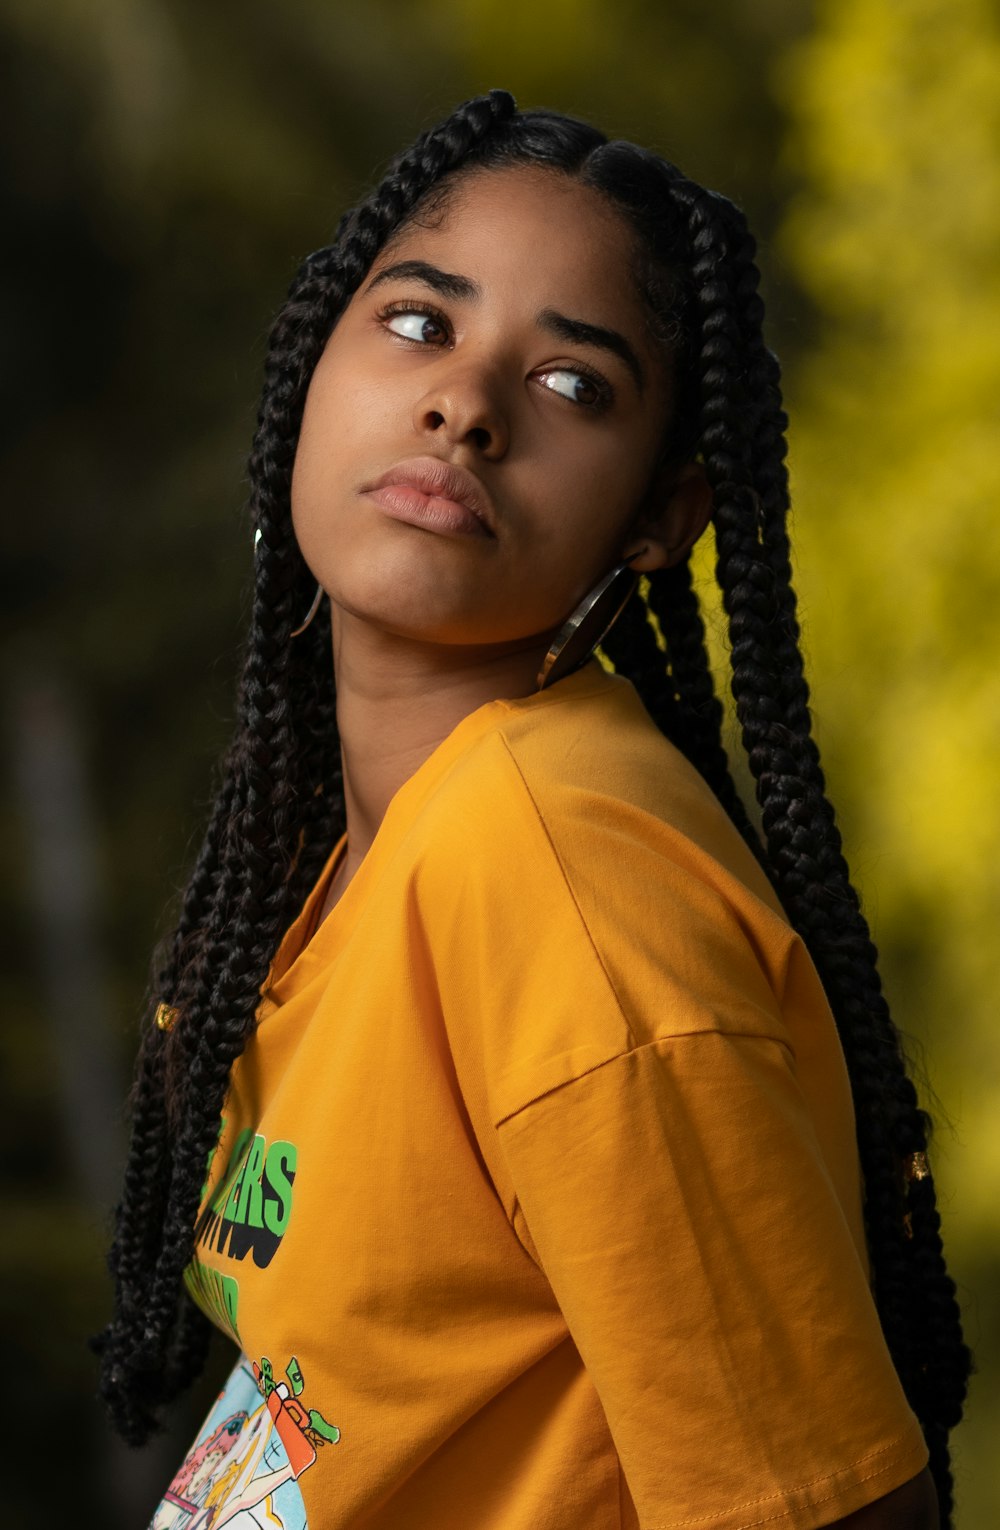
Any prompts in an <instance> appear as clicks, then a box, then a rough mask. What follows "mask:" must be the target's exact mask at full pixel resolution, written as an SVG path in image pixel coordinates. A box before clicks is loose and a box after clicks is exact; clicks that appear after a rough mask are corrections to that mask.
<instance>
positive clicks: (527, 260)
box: [370, 165, 643, 338]
mask: <svg viewBox="0 0 1000 1530" xmlns="http://www.w3.org/2000/svg"><path fill="white" fill-rule="evenodd" d="M634 242H635V241H634V235H633V233H632V230H631V229H630V227H629V225H628V224H627V223H626V221H625V219H624V218H623V217H622V216H621V215H620V214H619V213H617V212H616V211H615V209H614V208H613V207H611V206H610V205H609V203H608V202H607V201H606V200H605V199H604V198H603V197H602V196H601V195H600V193H599V192H597V191H594V190H593V189H592V188H591V187H589V186H583V185H581V184H580V183H579V182H578V181H574V180H572V179H571V178H570V177H569V176H567V175H564V174H563V173H562V172H560V171H554V170H547V169H544V168H542V167H537V166H520V165H519V166H511V167H508V168H505V169H486V170H475V171H472V172H469V173H467V174H465V175H461V176H459V177H458V178H456V180H455V181H453V182H451V183H450V184H448V185H447V186H446V188H445V195H444V200H443V204H441V205H435V203H434V201H433V200H432V201H431V203H430V205H429V207H428V208H427V209H426V210H425V211H423V212H420V211H418V213H417V214H416V216H415V218H413V219H412V220H411V221H410V222H409V223H408V224H406V225H405V227H404V228H402V229H401V230H400V231H399V233H398V234H397V235H396V237H395V238H394V239H393V240H392V241H391V242H390V243H389V244H388V245H386V246H385V247H384V248H383V250H382V251H381V252H380V254H379V257H378V259H377V260H376V261H375V263H374V265H373V266H372V270H371V273H370V275H375V274H376V273H377V272H378V271H379V270H381V268H382V267H383V266H386V265H390V264H393V263H394V262H396V261H397V260H401V259H405V258H410V257H414V258H415V257H417V256H418V255H419V256H420V258H422V259H426V260H429V261H431V262H433V264H435V265H437V266H439V267H441V269H443V270H446V271H450V272H454V273H456V274H458V275H461V276H469V277H472V278H473V279H474V280H475V281H477V282H478V283H479V284H480V285H481V286H482V287H483V289H484V292H485V293H487V294H488V295H495V296H497V297H500V296H505V295H506V296H511V297H513V296H517V297H518V298H519V299H520V300H521V301H523V302H526V303H531V302H535V303H537V305H538V306H539V307H542V306H545V305H549V306H556V307H559V308H561V309H562V310H563V311H565V312H576V311H579V312H580V314H581V317H585V318H587V319H589V320H591V321H592V322H594V323H600V322H602V320H604V321H607V322H610V321H611V318H612V316H615V317H616V318H617V319H618V321H619V322H623V321H625V319H626V317H628V318H630V319H631V321H632V324H633V325H634V326H640V327H642V324H643V313H642V305H641V301H640V298H639V295H638V291H637V289H636V286H635V282H634V279H633V277H632V271H631V251H632V248H633V245H634ZM637 338H638V336H637Z"/></svg>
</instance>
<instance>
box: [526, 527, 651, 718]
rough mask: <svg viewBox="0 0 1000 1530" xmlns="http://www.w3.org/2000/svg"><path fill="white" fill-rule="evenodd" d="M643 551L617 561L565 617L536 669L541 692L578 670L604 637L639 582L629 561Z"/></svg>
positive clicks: (642, 550)
mask: <svg viewBox="0 0 1000 1530" xmlns="http://www.w3.org/2000/svg"><path fill="white" fill-rule="evenodd" d="M646 550H647V549H646V548H645V547H640V549H639V552H634V553H632V555H631V557H628V558H626V559H625V561H624V563H618V564H616V565H615V567H614V568H613V569H612V570H611V572H610V573H608V574H605V576H604V578H603V579H602V580H601V581H600V583H598V584H595V585H594V588H593V589H592V590H590V591H588V593H587V594H586V595H585V596H584V597H583V599H582V600H581V602H580V604H579V605H578V606H577V608H576V610H575V611H574V612H573V613H572V615H571V616H568V617H567V618H566V620H565V622H564V623H563V625H562V626H561V627H560V629H559V632H558V634H557V636H556V639H555V642H554V643H553V644H552V647H551V648H550V649H549V651H548V653H547V654H546V655H545V660H544V662H543V664H542V667H541V669H540V670H539V671H538V689H539V690H540V691H543V690H544V689H545V687H546V686H547V685H554V684H555V682H556V681H557V680H562V679H564V678H565V677H566V676H567V675H571V674H572V673H573V671H574V670H577V669H579V668H580V667H581V665H583V664H585V663H586V662H587V660H588V659H589V658H590V655H591V654H592V653H593V651H594V649H595V648H596V647H597V645H598V643H599V642H600V641H601V639H602V638H605V637H607V635H608V633H609V632H610V631H611V628H612V627H613V626H614V624H615V622H616V621H617V620H618V618H619V616H620V615H621V613H622V611H623V610H624V608H625V604H626V602H627V601H628V599H629V597H630V596H631V595H632V593H633V591H634V590H635V589H636V587H637V585H638V583H639V575H638V574H637V573H636V571H635V569H632V568H629V564H630V563H631V562H632V559H633V558H638V557H639V555H640V553H644V552H646Z"/></svg>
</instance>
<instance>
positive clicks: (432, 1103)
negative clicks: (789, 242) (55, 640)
mask: <svg viewBox="0 0 1000 1530" xmlns="http://www.w3.org/2000/svg"><path fill="white" fill-rule="evenodd" d="M757 280H758V278H757V271H756V267H755V265H754V243H753V239H752V237H751V235H750V234H749V232H748V230H747V227H746V223H745V221H744V219H743V216H742V214H741V213H739V212H738V211H737V209H736V208H735V207H734V206H733V205H732V204H731V203H730V202H728V201H727V200H726V199H725V198H723V197H721V196H719V195H717V194H715V193H713V192H710V191H706V190H705V189H703V188H702V187H700V186H698V185H696V184H695V183H694V182H692V181H690V180H688V179H687V178H686V177H685V176H683V175H682V174H681V173H680V171H678V170H677V169H676V168H675V167H674V166H672V165H670V164H667V163H665V162H664V161H663V160H662V159H660V158H658V157H657V156H656V155H654V154H652V153H649V152H646V151H644V150H642V149H639V148H636V147H635V146H633V145H631V144H627V143H609V142H608V141H607V140H606V139H605V137H604V136H603V135H602V134H601V133H599V132H597V131H596V130H595V129H593V128H592V127H589V126H587V125H586V124H584V123H581V122H577V121H575V120H571V119H568V118H565V117H561V116H557V115H555V114H554V113H549V112H542V111H538V112H524V113H518V112H517V110H516V108H515V105H514V102H513V100H512V99H511V97H510V96H509V95H508V94H506V93H505V92H503V91H492V92H490V94H489V95H488V96H487V97H484V98H480V99H476V100H473V101H470V102H468V103H466V104H465V105H463V106H461V107H460V108H459V109H458V110H457V111H456V112H455V113H454V114H453V115H452V116H450V117H449V118H448V119H447V120H446V121H445V122H444V123H442V124H441V125H440V126H439V127H437V128H435V129H434V130H432V131H431V132H429V133H426V134H424V135H423V136H422V137H421V138H420V139H419V140H418V141H417V143H416V144H415V145H414V146H413V147H412V148H411V149H410V150H408V151H407V152H406V153H404V154H402V155H401V156H400V157H399V158H398V159H397V160H396V161H395V162H394V163H393V165H392V166H391V167H390V169H389V171H388V173H387V175H386V177H385V179H384V180H383V181H382V182H381V184H380V185H379V186H378V187H377V188H376V189H375V190H374V191H373V192H372V194H371V195H370V196H369V197H367V198H366V199H365V200H364V201H363V202H362V203H360V204H359V206H358V207H356V208H355V209H353V210H352V211H351V212H350V213H348V214H347V215H346V216H345V217H344V219H343V220H342V222H341V224H340V227H339V229H338V232H337V236H336V239H335V240H334V242H333V244H332V245H331V246H330V247H328V248H325V249H322V250H319V251H317V252H316V253H315V254H313V255H310V256H309V257H308V258H307V259H306V260H305V262H304V264H303V266H302V268H301V270H300V272H299V274H298V276H297V277H296V279H295V281H294V283H293V286H292V289H291V291H290V293H289V296H288V299H287V302H286V303H285V306H284V307H283V309H282V310H281V312H280V314H279V316H278V318H277V320H276V322H275V325H274V329H273V333H272V336H271V344H270V351H269V355H268V359H267V363H266V381H265V388H264V396H263V402H262V406H261V411H260V416H259V426H258V431H257V435H256V439H255V443H254V449H253V453H252V456H251V459H250V478H251V509H252V515H253V522H252V524H253V527H254V531H255V549H256V550H255V577H256V592H255V603H254V609H253V617H252V626H251V632H250V637H249V644H248V649H247V657H246V667H245V673H244V680H243V686H242V691H241V700H240V720H239V725H238V729H237V733H236V737H235V739H234V742H233V745H232V748H231V750H230V753H229V755H228V757H227V760H226V763H225V771H224V779H223V782H222V786H221V788H220V791H219V794H218V797H217V800H216V803H215V807H214V810H213V813H212V817H211V822H210V824H209V827H208V830H207V833H206V837H205V842H204V847H203V849H202V852H201V855H200V857H199V860H198V863H197V865H196V867H195V869H194V872H193V874H192V876H191V880H190V883H189V885H188V888H187V892H186V894H185V898H184V903H183V909H182V912H181V916H180V921H179V924H178V927H177V930H176V933H175V935H174V937H173V940H172V942H171V944H170V946H169V949H168V952H167V957H166V960H165V961H164V962H163V963H162V964H161V967H160V970H159V971H158V973H157V978H156V989H155V993H154V995H153V997H152V1000H151V1003H150V1010H149V1016H148V1019H147V1023H146V1025H145V1028H144V1032H143V1039H142V1046H141V1051H140V1056H139V1062H138V1072H137V1080H136V1085H135V1090H134V1096H133V1107H134V1127H133V1137H132V1146H131V1153H130V1157H129V1161H128V1166H127V1170H126V1176H125V1185H124V1191H123V1195H122V1198H121V1203H120V1207H119V1211H118V1219H117V1231H116V1237H115V1241H114V1245H113V1249H112V1255H111V1266H112V1269H113V1272H114V1276H115V1282H116V1304H115V1311H114V1317H113V1321H112V1322H111V1324H110V1325H109V1327H108V1328H107V1330H106V1331H105V1333H104V1334H103V1335H102V1336H101V1339H100V1341H99V1348H100V1349H101V1351H102V1354H103V1377H102V1391H103V1395H104V1398H105V1400H106V1403H107V1405H108V1407H109V1409H110V1411H111V1414H112V1417H113V1418H114V1420H115V1423H116V1424H117V1426H118V1428H119V1429H120V1431H121V1432H122V1434H123V1435H124V1436H125V1437H126V1438H127V1439H128V1440H130V1441H132V1442H134V1443H141V1442H142V1441H143V1440H144V1439H145V1438H146V1437H147V1436H148V1434H149V1432H150V1431H151V1429H153V1428H154V1427H155V1424H156V1422H157V1414H158V1411H159V1409H160V1408H161V1407H162V1405H163V1404H165V1403H166V1402H168V1401H169V1400H170V1399H171V1398H172V1397H174V1396H175V1395H176V1394H177V1392H178V1391H179V1390H180V1389H181V1388H182V1387H183V1386H184V1385H186V1384H187V1383H188V1382H190V1381H191V1379H192V1378H193V1377H194V1376H195V1375H196V1374H197V1372H198V1371H199V1369H200V1367H201V1365H202V1362H203V1359H204V1354H205V1349H206V1344H207V1335H208V1333H209V1331H210V1323H214V1324H215V1325H216V1326H218V1327H219V1328H221V1329H222V1330H223V1332H224V1333H226V1334H227V1335H228V1336H229V1337H230V1338H231V1339H232V1340H233V1341H234V1343H235V1344H236V1345H237V1346H238V1356H237V1358H236V1363H235V1366H234V1369H233V1372H232V1375H231V1378H230V1380H229V1382H228V1384H227V1386H226V1387H225V1389H224V1391H223V1392H222V1394H221V1395H220V1397H219V1399H218V1401H217V1403H216V1405H215V1407H214V1408H213V1409H212V1412H211V1414H210V1416H209V1418H208V1420H207V1421H206V1424H205V1427H204V1429H203V1430H202V1432H201V1434H200V1435H199V1438H198V1440H197V1441H196V1443H195V1445H194V1447H193V1448H192V1451H191V1453H190V1454H189V1456H188V1458H187V1460H186V1461H185V1462H184V1464H183V1465H182V1467H181V1468H180V1470H179V1471H178V1473H177V1475H176V1477H175V1478H174V1480H173V1482H172V1483H171V1485H170V1489H169V1491H168V1492H167V1494H166V1496H165V1497H164V1500H163V1503H162V1505H161V1507H160V1509H159V1510H158V1512H157V1515H156V1519H155V1524H156V1526H158V1527H161V1530H166V1527H177V1530H179V1527H182V1526H183V1527H186V1530H194V1527H201V1526H208V1525H211V1526H212V1527H213V1530H218V1527H219V1526H222V1525H233V1526H239V1527H245V1526H250V1525H265V1524H266V1525H275V1524H280V1525H283V1526H285V1527H305V1526H308V1527H309V1530H347V1527H348V1526H350V1527H352V1530H353V1527H361V1526H367V1527H372V1530H387V1527H390V1526H391V1527H392V1530H407V1527H414V1530H416V1527H421V1530H425V1527H426V1530H452V1527H455V1530H459V1527H461V1530H522V1527H527V1526H531V1527H542V1526H544V1527H546V1530H582V1527H584V1526H586V1527H595V1530H598V1527H600V1530H603V1527H612V1526H615V1527H617V1526H623V1527H628V1526H631V1527H642V1530H666V1527H668V1526H669V1527H675V1526H686V1527H695V1526H697V1527H702V1526H704V1527H706V1530H707V1527H713V1530H736V1527H739V1526H752V1525H767V1526H783V1527H794V1530H807V1527H812V1526H819V1525H830V1524H837V1525H850V1526H855V1527H862V1526H864V1527H879V1526H881V1527H890V1526H893V1527H895V1526H898V1527H909V1530H916V1527H931V1526H933V1525H935V1524H936V1523H937V1522H938V1520H937V1515H938V1512H940V1522H941V1523H942V1524H947V1523H948V1522H949V1516H950V1477H949V1469H948V1452H947V1440H948V1432H949V1430H950V1429H951V1428H952V1427H953V1426H954V1425H955V1423H956V1422H957V1421H958V1419H959V1417H960V1414H961V1407H962V1401H963V1397H964V1391H965V1383H966V1377H967V1373H968V1369H969V1360H968V1354H967V1351H966V1349H965V1348H964V1346H963V1343H962V1338H961V1332H960V1327H959V1316H958V1311H957V1307H956V1303H955V1294H954V1286H953V1284H952V1282H951V1280H950V1279H949V1276H948V1274H947V1271H946V1269H945V1265H944V1262H943V1259H942V1253H941V1243H940V1238H939V1231H938V1216H937V1212H936V1210H935V1203H934V1191H933V1182H932V1179H931V1177H930V1173H929V1169H928V1164H927V1158H926V1146H927V1143H926V1135H927V1124H928V1123H927V1119H926V1117H925V1116H924V1114H923V1113H922V1111H921V1110H920V1109H919V1107H918V1104H917V1099H916V1095H915V1092H914V1089H913V1086H912V1084H911V1083H910V1081H909V1079H908V1077H907V1074H906V1071H905V1068H904V1063H903V1060H902V1057H901V1053H900V1047H899V1042H898V1038H897V1034H896V1031H895V1029H894V1027H893V1023H892V1020H891V1018H890V1016H889V1012H888V1009H887V1007H886V1003H885V1000H884V998H883V996H882V993H881V990H880V985H879V978H878V974H877V969H876V952H875V949H874V947H873V946H872V943H871V941H870V938H869V933H868V928H867V925H866V923H865V920H864V918H863V916H862V914H861V911H860V908H859V903H858V898H857V895H856V893H855V891H854V889H853V888H852V886H851V883H850V880H849V875H848V869H847V866H846V864H845V862H844V859H843V856H842V854H841V846H840V838H839V835H838V832H837V829H836V826H835V821H834V814H833V810H832V808H831V807H830V805H829V803H828V801H827V799H826V796H825V792H824V780H823V774H822V771H821V767H820V762H819V757H818V753H817V750H816V747H815V744H814V743H813V741H812V738H811V736H810V719H809V711H808V695H809V693H808V690H807V686H806V683H805V680H804V678H803V667H802V660H801V657H800V654H799V650H798V626H797V622H796V608H795V598H794V595H793V592H792V589H791V585H790V582H789V547H788V540H787V535H786V530H785V516H786V511H787V507H788V500H787V489H786V478H785V473H784V469H783V458H784V451H785V448H784V439H783V430H784V426H785V423H786V421H785V416H784V415H783V413H782V408H781V398H780V392H779V372H778V365H777V362H776V361H775V359H774V357H773V356H772V355H771V354H770V352H769V351H768V350H767V349H766V347H765V344H764V340H763V338H762V331H761V325H762V319H763V309H762V304H761V301H760V298H759V297H758V295H757ZM709 518H711V520H712V521H713V524H714V530H715V537H716V542H717V550H718V563H717V573H718V579H719V582H720V585H721V588H722V594H723V600H724V604H725V609H726V611H727V613H728V617H729V623H730V634H731V644H732V678H731V684H732V692H733V695H734V698H735V703H736V710H737V715H738V719H739V723H740V727H741V729H742V739H743V743H744V745H745V748H746V752H747V758H748V761H749V765H750V769H751V771H752V773H753V776H754V778H755V781H756V788H757V798H758V802H759V805H760V812H761V822H762V827H763V835H762V836H761V835H759V834H758V832H757V830H756V829H755V828H754V827H753V825H752V823H751V820H750V818H749V817H748V814H747V812H746V810H745V808H744V807H743V805H742V803H741V801H740V798H739V796H738V795H737V792H736V790H735V788H734V785H733V781H732V779H731V777H730V774H729V770H728V767H727V760H726V755H725V752H724V749H723V746H722V742H721V723H722V716H723V713H722V707H721V704H720V702H719V701H718V699H717V698H716V696H715V694H714V691H713V684H712V679H711V674H710V670H709V665H708V661H707V658H706V652H705V645H704V628H703V625H702V621H701V618H700V615H699V606H698V600H697V597H696V595H695V594H694V592H693V590H692V584H691V575H690V566H689V555H690V552H691V548H692V546H693V545H694V543H695V542H696V541H697V539H698V537H699V536H700V535H701V534H702V532H703V531H704V530H705V527H706V525H707V523H708V520H709ZM642 576H645V578H643V577H642ZM598 644H600V645H601V652H600V654H597V653H595V651H594V650H595V648H596V647H597V645H598ZM602 655H603V659H602ZM605 661H607V662H605ZM611 666H613V668H612V667H611ZM935 1500H936V1502H937V1505H938V1506H939V1509H938V1508H936V1507H935Z"/></svg>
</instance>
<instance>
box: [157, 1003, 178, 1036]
mask: <svg viewBox="0 0 1000 1530" xmlns="http://www.w3.org/2000/svg"><path fill="white" fill-rule="evenodd" d="M179 1014H180V1010H178V1009H175V1008H174V1007H173V1005H172V1004H163V1003H160V1004H157V1006H156V1015H155V1017H154V1018H155V1021H156V1029H157V1030H158V1031H170V1030H173V1028H174V1025H175V1024H176V1021H177V1016H178V1015H179Z"/></svg>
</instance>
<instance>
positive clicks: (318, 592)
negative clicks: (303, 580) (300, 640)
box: [288, 584, 325, 637]
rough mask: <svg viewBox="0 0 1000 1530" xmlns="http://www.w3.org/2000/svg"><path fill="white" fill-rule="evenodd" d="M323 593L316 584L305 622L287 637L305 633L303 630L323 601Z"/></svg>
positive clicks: (320, 586) (320, 587)
mask: <svg viewBox="0 0 1000 1530" xmlns="http://www.w3.org/2000/svg"><path fill="white" fill-rule="evenodd" d="M324 593H325V591H324V589H323V586H322V585H321V584H317V586H316V593H315V595H314V596H313V603H312V605H311V606H310V607H309V611H308V614H307V615H306V619H305V621H304V622H303V623H302V626H301V627H296V629H295V631H294V632H290V633H289V634H288V636H289V637H298V635H299V633H300V632H305V630H306V628H307V627H308V625H309V623H310V622H311V621H312V619H313V617H314V616H315V615H316V612H317V611H318V610H319V603H320V601H321V600H322V599H323V595H324Z"/></svg>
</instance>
